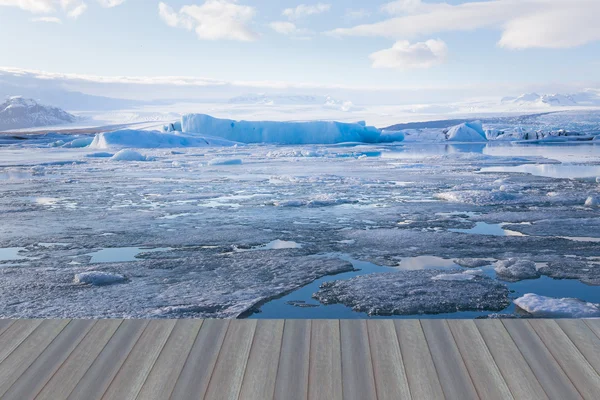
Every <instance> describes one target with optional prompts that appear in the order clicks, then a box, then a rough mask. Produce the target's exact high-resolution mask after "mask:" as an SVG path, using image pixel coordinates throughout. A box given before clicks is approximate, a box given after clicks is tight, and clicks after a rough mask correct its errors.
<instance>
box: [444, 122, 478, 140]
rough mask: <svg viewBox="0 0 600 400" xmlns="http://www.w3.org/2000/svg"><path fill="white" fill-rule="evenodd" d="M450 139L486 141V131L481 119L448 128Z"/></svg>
mask: <svg viewBox="0 0 600 400" xmlns="http://www.w3.org/2000/svg"><path fill="white" fill-rule="evenodd" d="M447 137H448V140H449V141H451V142H485V141H487V139H486V137H485V132H484V130H483V128H482V126H481V123H480V122H479V121H476V122H465V123H464V124H460V125H456V126H453V127H452V128H450V129H449V130H448V133H447Z"/></svg>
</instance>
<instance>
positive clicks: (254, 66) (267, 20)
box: [0, 0, 600, 94]
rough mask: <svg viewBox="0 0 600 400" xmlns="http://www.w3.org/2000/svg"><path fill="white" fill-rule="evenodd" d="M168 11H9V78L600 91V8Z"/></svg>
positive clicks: (571, 3) (335, 6)
mask: <svg viewBox="0 0 600 400" xmlns="http://www.w3.org/2000/svg"><path fill="white" fill-rule="evenodd" d="M159 3H160V2H159V1H152V0H151V1H148V0H28V1H22V0H0V32H1V33H2V37H3V38H4V40H2V41H0V54H2V58H1V61H0V66H4V67H14V68H23V69H30V70H39V71H47V72H54V73H70V74H79V75H97V76H193V77H205V78H211V79H218V80H224V81H229V82H232V81H252V82H257V81H258V82H273V81H277V82H288V83H293V84H301V83H310V84H315V85H343V86H350V87H390V86H391V87H410V88H421V87H423V88H427V87H429V88H430V87H447V86H453V87H454V86H461V85H475V86H481V87H482V88H484V87H487V86H494V87H499V86H503V85H515V86H519V85H523V86H524V87H525V86H527V85H532V84H539V85H542V84H543V85H547V86H549V87H552V86H555V87H557V89H559V88H561V87H562V86H565V85H566V86H568V85H572V84H577V85H580V86H581V87H584V86H593V85H596V83H597V82H599V81H600V24H598V23H597V22H595V21H593V20H592V18H591V17H590V15H591V16H593V15H595V16H596V17H597V16H598V15H600V1H597V0H488V1H485V0H480V1H478V2H475V1H468V2H467V1H459V0H454V1H453V0H447V1H445V2H440V1H433V0H431V1H426V0H423V1H420V0H397V1H343V0H321V1H320V2H319V1H316V2H310V1H303V0H254V1H250V0H238V1H234V0H207V1H205V0H164V4H163V5H162V6H160V7H159ZM23 4H26V5H23ZM189 6H195V8H193V7H189ZM182 7H183V8H182ZM159 8H160V9H161V10H162V11H160V12H159ZM286 9H290V10H291V11H285V10H286ZM190 10H191V11H190ZM552 10H554V11H552ZM197 30H200V31H201V32H200V33H197V32H196V31H197ZM515 90H516V89H515ZM509 94H510V93H509Z"/></svg>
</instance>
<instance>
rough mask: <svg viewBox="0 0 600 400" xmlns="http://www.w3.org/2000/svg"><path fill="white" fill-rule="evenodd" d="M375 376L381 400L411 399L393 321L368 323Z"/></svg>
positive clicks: (378, 395) (378, 396)
mask: <svg viewBox="0 0 600 400" xmlns="http://www.w3.org/2000/svg"><path fill="white" fill-rule="evenodd" d="M367 329H368V332H369V345H370V348H371V359H372V362H373V375H374V377H375V387H376V389H377V398H378V399H379V400H387V399H390V400H391V399H410V398H411V396H410V389H409V387H408V379H407V378H406V372H405V371H404V361H403V360H402V353H401V351H400V344H399V343H398V336H397V335H396V328H395V326H394V322H393V321H391V320H371V321H367Z"/></svg>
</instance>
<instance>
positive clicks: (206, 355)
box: [171, 319, 235, 400]
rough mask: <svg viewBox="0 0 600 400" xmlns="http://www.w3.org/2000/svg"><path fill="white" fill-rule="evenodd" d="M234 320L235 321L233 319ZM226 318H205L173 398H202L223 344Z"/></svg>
mask: <svg viewBox="0 0 600 400" xmlns="http://www.w3.org/2000/svg"><path fill="white" fill-rule="evenodd" d="M233 322H235V321H233ZM229 323H230V321H228V320H216V319H211V320H205V321H204V322H203V323H202V327H201V328H200V332H198V337H197V338H196V341H195V342H194V346H193V347H192V350H191V351H190V354H189V355H188V358H187V360H186V362H185V365H184V366H183V369H182V370H181V373H180V374H179V379H178V380H177V383H176V384H175V388H174V389H173V394H172V395H171V398H173V399H178V400H179V399H202V398H204V394H205V393H206V389H207V388H208V384H209V382H210V377H211V375H212V372H213V369H214V366H215V364H216V362H217V357H218V356H219V351H220V350H221V347H222V345H223V340H224V339H225V334H226V333H227V328H228V327H229Z"/></svg>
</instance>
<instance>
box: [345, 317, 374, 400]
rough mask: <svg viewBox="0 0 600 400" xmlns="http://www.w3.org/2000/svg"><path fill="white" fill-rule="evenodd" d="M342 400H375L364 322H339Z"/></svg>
mask: <svg viewBox="0 0 600 400" xmlns="http://www.w3.org/2000/svg"><path fill="white" fill-rule="evenodd" d="M340 338H341V345H342V387H343V390H344V399H351V400H353V399H356V400H370V399H377V389H376V387H375V378H374V376H373V363H372V361H371V350H370V346H369V332H368V329H367V322H366V321H365V320H342V321H340Z"/></svg>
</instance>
